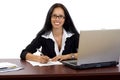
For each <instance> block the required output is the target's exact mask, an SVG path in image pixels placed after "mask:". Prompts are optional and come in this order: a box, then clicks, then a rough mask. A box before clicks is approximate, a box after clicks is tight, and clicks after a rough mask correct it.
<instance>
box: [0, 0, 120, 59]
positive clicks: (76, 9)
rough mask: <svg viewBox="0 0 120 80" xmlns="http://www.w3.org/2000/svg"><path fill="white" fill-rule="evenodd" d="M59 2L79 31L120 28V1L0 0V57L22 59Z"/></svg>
mask: <svg viewBox="0 0 120 80" xmlns="http://www.w3.org/2000/svg"><path fill="white" fill-rule="evenodd" d="M56 2H60V3H63V4H64V5H65V6H66V8H67V9H68V11H69V13H70V15H71V17H72V19H73V22H74V24H75V26H76V28H77V30H78V31H79V32H80V30H86V29H88V30H91V29H113V28H114V29H116V28H120V1H119V0H0V58H20V57H19V56H20V53H21V51H22V49H24V48H25V47H26V46H27V45H28V44H29V43H30V42H31V41H32V39H33V38H34V37H35V36H36V34H37V33H38V32H39V31H40V30H41V28H42V27H43V25H44V22H45V18H46V15H47V12H48V10H49V8H50V7H51V6H52V5H53V4H54V3H56Z"/></svg>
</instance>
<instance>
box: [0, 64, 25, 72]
mask: <svg viewBox="0 0 120 80" xmlns="http://www.w3.org/2000/svg"><path fill="white" fill-rule="evenodd" d="M21 69H23V67H19V66H17V65H16V64H13V63H9V62H0V72H10V71H16V70H21Z"/></svg>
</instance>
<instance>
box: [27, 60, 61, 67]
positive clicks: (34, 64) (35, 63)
mask: <svg viewBox="0 0 120 80" xmlns="http://www.w3.org/2000/svg"><path fill="white" fill-rule="evenodd" d="M27 62H29V63H30V64H32V65H33V66H51V65H62V63H61V62H59V61H51V60H50V61H49V62H48V63H44V64H43V63H39V62H35V61H29V60H27Z"/></svg>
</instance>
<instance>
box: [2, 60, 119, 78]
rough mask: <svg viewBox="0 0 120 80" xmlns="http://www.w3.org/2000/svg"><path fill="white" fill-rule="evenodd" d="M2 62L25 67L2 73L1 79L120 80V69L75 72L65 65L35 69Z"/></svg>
mask: <svg viewBox="0 0 120 80" xmlns="http://www.w3.org/2000/svg"><path fill="white" fill-rule="evenodd" d="M0 62H11V63H15V64H17V65H19V66H22V67H24V69H23V70H19V71H13V72H5V73H0V79H8V78H9V79H10V78H11V79H14V78H17V79H18V78H19V79H21V78H22V79H23V78H26V79H29V80H30V79H31V80H32V79H40V78H41V79H49V80H56V79H57V80H59V79H62V80H64V79H66V80H67V79H70V80H73V79H75V80H77V79H84V80H87V79H90V80H96V79H97V80H103V79H105V80H106V79H110V80H120V67H117V66H116V67H107V68H95V69H86V70H74V69H71V68H68V67H66V66H64V65H57V66H45V67H39V66H35V67H33V66H32V65H31V64H29V63H28V62H26V61H23V60H19V59H0Z"/></svg>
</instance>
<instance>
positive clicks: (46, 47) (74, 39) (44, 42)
mask: <svg viewBox="0 0 120 80" xmlns="http://www.w3.org/2000/svg"><path fill="white" fill-rule="evenodd" d="M78 42H79V35H76V34H74V35H72V36H71V37H69V38H67V39H66V42H65V47H64V50H63V52H62V55H65V54H69V53H76V52H77V49H78ZM40 47H42V51H41V52H42V53H43V54H44V55H47V56H48V57H50V58H53V57H55V56H56V53H55V50H54V41H53V40H52V39H46V38H44V37H41V35H40V36H36V38H35V39H33V41H32V42H31V43H30V44H29V45H28V46H27V47H26V48H25V49H24V50H22V52H21V55H20V57H21V59H22V60H25V56H26V54H27V53H28V52H30V53H32V54H33V53H35V52H36V51H37V49H39V48H40Z"/></svg>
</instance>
